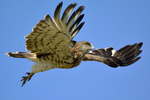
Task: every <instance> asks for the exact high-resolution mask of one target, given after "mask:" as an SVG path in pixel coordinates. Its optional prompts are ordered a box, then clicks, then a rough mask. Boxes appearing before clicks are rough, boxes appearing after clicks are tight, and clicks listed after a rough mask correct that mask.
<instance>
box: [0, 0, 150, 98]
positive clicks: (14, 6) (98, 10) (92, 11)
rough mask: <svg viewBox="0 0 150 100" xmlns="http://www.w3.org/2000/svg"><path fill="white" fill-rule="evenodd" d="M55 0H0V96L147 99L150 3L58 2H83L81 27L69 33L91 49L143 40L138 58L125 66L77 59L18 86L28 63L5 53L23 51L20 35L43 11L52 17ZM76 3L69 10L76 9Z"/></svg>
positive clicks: (149, 93) (112, 0) (129, 0)
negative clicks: (67, 66) (70, 65)
mask: <svg viewBox="0 0 150 100" xmlns="http://www.w3.org/2000/svg"><path fill="white" fill-rule="evenodd" d="M60 2H61V1H59V0H53V1H52V0H24V1H23V0H22V1H21V0H12V1H11V0H9V1H8V0H1V1H0V29H1V32H0V37H1V39H0V46H1V47H0V48H1V49H0V51H1V52H0V56H1V57H0V61H1V67H0V69H1V70H0V79H1V82H0V95H1V96H0V100H150V78H149V77H150V66H149V65H150V61H149V60H150V55H149V50H150V45H149V43H150V40H149V38H150V6H149V4H150V1H149V0H76V1H75V0H72V1H71V0H64V3H63V8H62V10H63V11H64V9H65V8H66V7H67V6H68V5H69V4H70V3H74V2H77V3H78V5H77V7H79V6H81V5H84V6H85V10H84V11H83V13H84V14H85V16H84V19H83V21H85V25H84V26H83V28H82V29H81V31H80V32H79V33H78V35H77V36H76V37H75V40H77V41H83V40H86V41H89V42H91V43H92V44H93V45H94V46H95V48H106V47H110V46H113V47H114V49H116V50H118V49H119V48H121V47H123V46H125V45H127V44H133V43H138V42H143V43H144V45H143V47H142V48H141V49H142V50H143V52H142V53H141V54H140V56H142V58H141V59H140V60H139V61H138V62H136V63H135V64H132V65H130V66H128V67H123V68H122V67H119V68H116V69H114V68H110V67H109V66H107V65H105V64H103V63H99V62H82V63H81V64H80V65H79V66H78V67H76V68H72V69H53V70H49V71H46V72H41V73H37V74H35V75H34V76H33V78H32V79H31V81H30V82H27V83H26V84H25V85H24V87H21V82H20V80H21V77H22V76H23V75H25V72H29V71H30V67H31V66H32V65H33V64H34V63H33V62H31V61H29V60H27V59H16V58H10V57H7V56H6V55H5V53H6V52H16V51H22V52H25V51H26V50H25V41H26V40H25V39H24V36H26V35H27V34H29V33H30V32H31V31H32V28H33V27H34V26H35V24H37V23H38V21H39V20H41V19H43V18H44V16H45V15H46V14H50V16H52V17H53V13H54V10H55V8H56V6H57V4H58V3H60ZM77 7H76V8H75V9H77Z"/></svg>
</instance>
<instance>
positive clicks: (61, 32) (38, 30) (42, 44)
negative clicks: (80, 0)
mask: <svg viewBox="0 0 150 100" xmlns="http://www.w3.org/2000/svg"><path fill="white" fill-rule="evenodd" d="M62 4H63V2H61V3H60V4H59V5H58V6H57V8H56V10H55V12H54V17H53V20H52V19H51V17H50V16H49V15H46V16H45V18H44V20H40V21H39V23H38V24H36V26H35V28H33V32H31V33H30V34H29V35H27V36H26V37H25V38H26V39H27V41H26V46H27V47H26V49H27V50H29V51H31V53H36V54H39V55H40V54H56V55H59V57H61V56H70V52H69V46H73V45H74V41H73V40H72V39H73V38H74V37H75V35H76V34H77V33H78V32H79V30H80V29H81V28H82V26H83V25H84V22H82V23H81V24H79V23H80V21H81V20H82V18H83V16H84V14H82V15H80V13H81V12H82V11H83V10H84V6H80V7H79V8H78V9H77V10H76V11H75V12H74V13H73V14H72V15H71V17H70V18H69V19H68V17H69V15H70V13H71V12H72V10H73V8H74V7H75V6H76V5H77V3H74V4H70V5H69V6H68V7H67V8H66V9H65V11H64V13H63V15H62V17H61V19H60V11H61V8H62Z"/></svg>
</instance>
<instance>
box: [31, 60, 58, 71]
mask: <svg viewBox="0 0 150 100" xmlns="http://www.w3.org/2000/svg"><path fill="white" fill-rule="evenodd" d="M54 67H55V66H54V65H53V64H52V63H50V62H47V61H44V62H43V61H42V62H36V63H35V64H34V65H33V66H32V67H31V72H33V73H38V72H43V71H47V70H50V69H53V68H54Z"/></svg>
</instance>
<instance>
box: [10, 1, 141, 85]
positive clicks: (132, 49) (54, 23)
mask: <svg viewBox="0 0 150 100" xmlns="http://www.w3.org/2000/svg"><path fill="white" fill-rule="evenodd" d="M62 4H63V2H61V3H60V4H58V6H57V7H56V10H55V12H54V17H53V19H52V18H51V17H50V16H49V15H46V16H45V17H44V20H40V21H39V23H38V24H36V25H35V28H33V30H32V32H31V33H30V34H29V35H27V36H26V37H25V38H26V39H27V41H26V49H27V50H28V51H30V53H25V52H16V53H11V52H8V53H7V55H8V56H10V57H15V58H27V59H30V60H31V61H33V62H35V64H34V65H33V66H32V67H31V72H30V73H29V72H28V73H27V76H23V77H22V80H21V81H23V83H22V86H23V85H24V84H25V83H26V81H29V80H30V79H31V77H32V76H33V75H34V74H35V73H38V72H43V71H47V70H50V69H53V68H63V69H68V68H73V67H76V66H78V65H79V64H80V63H81V62H82V61H99V62H102V63H105V64H107V65H108V66H111V67H114V68H115V67H118V66H128V65H130V64H132V63H134V62H136V61H137V60H139V59H140V57H137V56H138V55H139V54H140V53H141V52H142V50H140V48H141V46H142V44H143V43H138V44H137V43H135V44H134V45H127V46H125V47H123V48H121V49H119V50H118V51H115V50H113V48H112V47H110V48H106V49H97V50H94V46H93V45H92V44H91V43H90V42H87V41H80V42H76V41H74V40H73V38H74V37H75V36H76V34H77V33H78V32H79V30H80V29H81V28H82V26H83V25H84V22H81V20H82V18H83V17H84V14H81V12H82V11H83V10H84V8H85V7H84V6H80V7H79V8H78V9H77V10H76V11H74V12H73V13H72V15H70V13H71V12H72V10H73V9H74V8H75V6H76V5H77V3H74V4H70V5H69V6H68V7H67V8H66V9H65V11H64V13H63V14H62V17H61V18H60V11H61V8H62ZM80 14H81V15H80ZM69 15H70V17H69ZM68 17H69V18H68ZM91 50H93V51H91ZM89 51H90V52H89Z"/></svg>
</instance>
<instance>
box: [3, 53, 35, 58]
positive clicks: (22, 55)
mask: <svg viewBox="0 0 150 100" xmlns="http://www.w3.org/2000/svg"><path fill="white" fill-rule="evenodd" d="M6 54H7V55H8V56H9V57H14V58H36V54H35V53H26V52H16V53H12V52H7V53H6Z"/></svg>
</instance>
